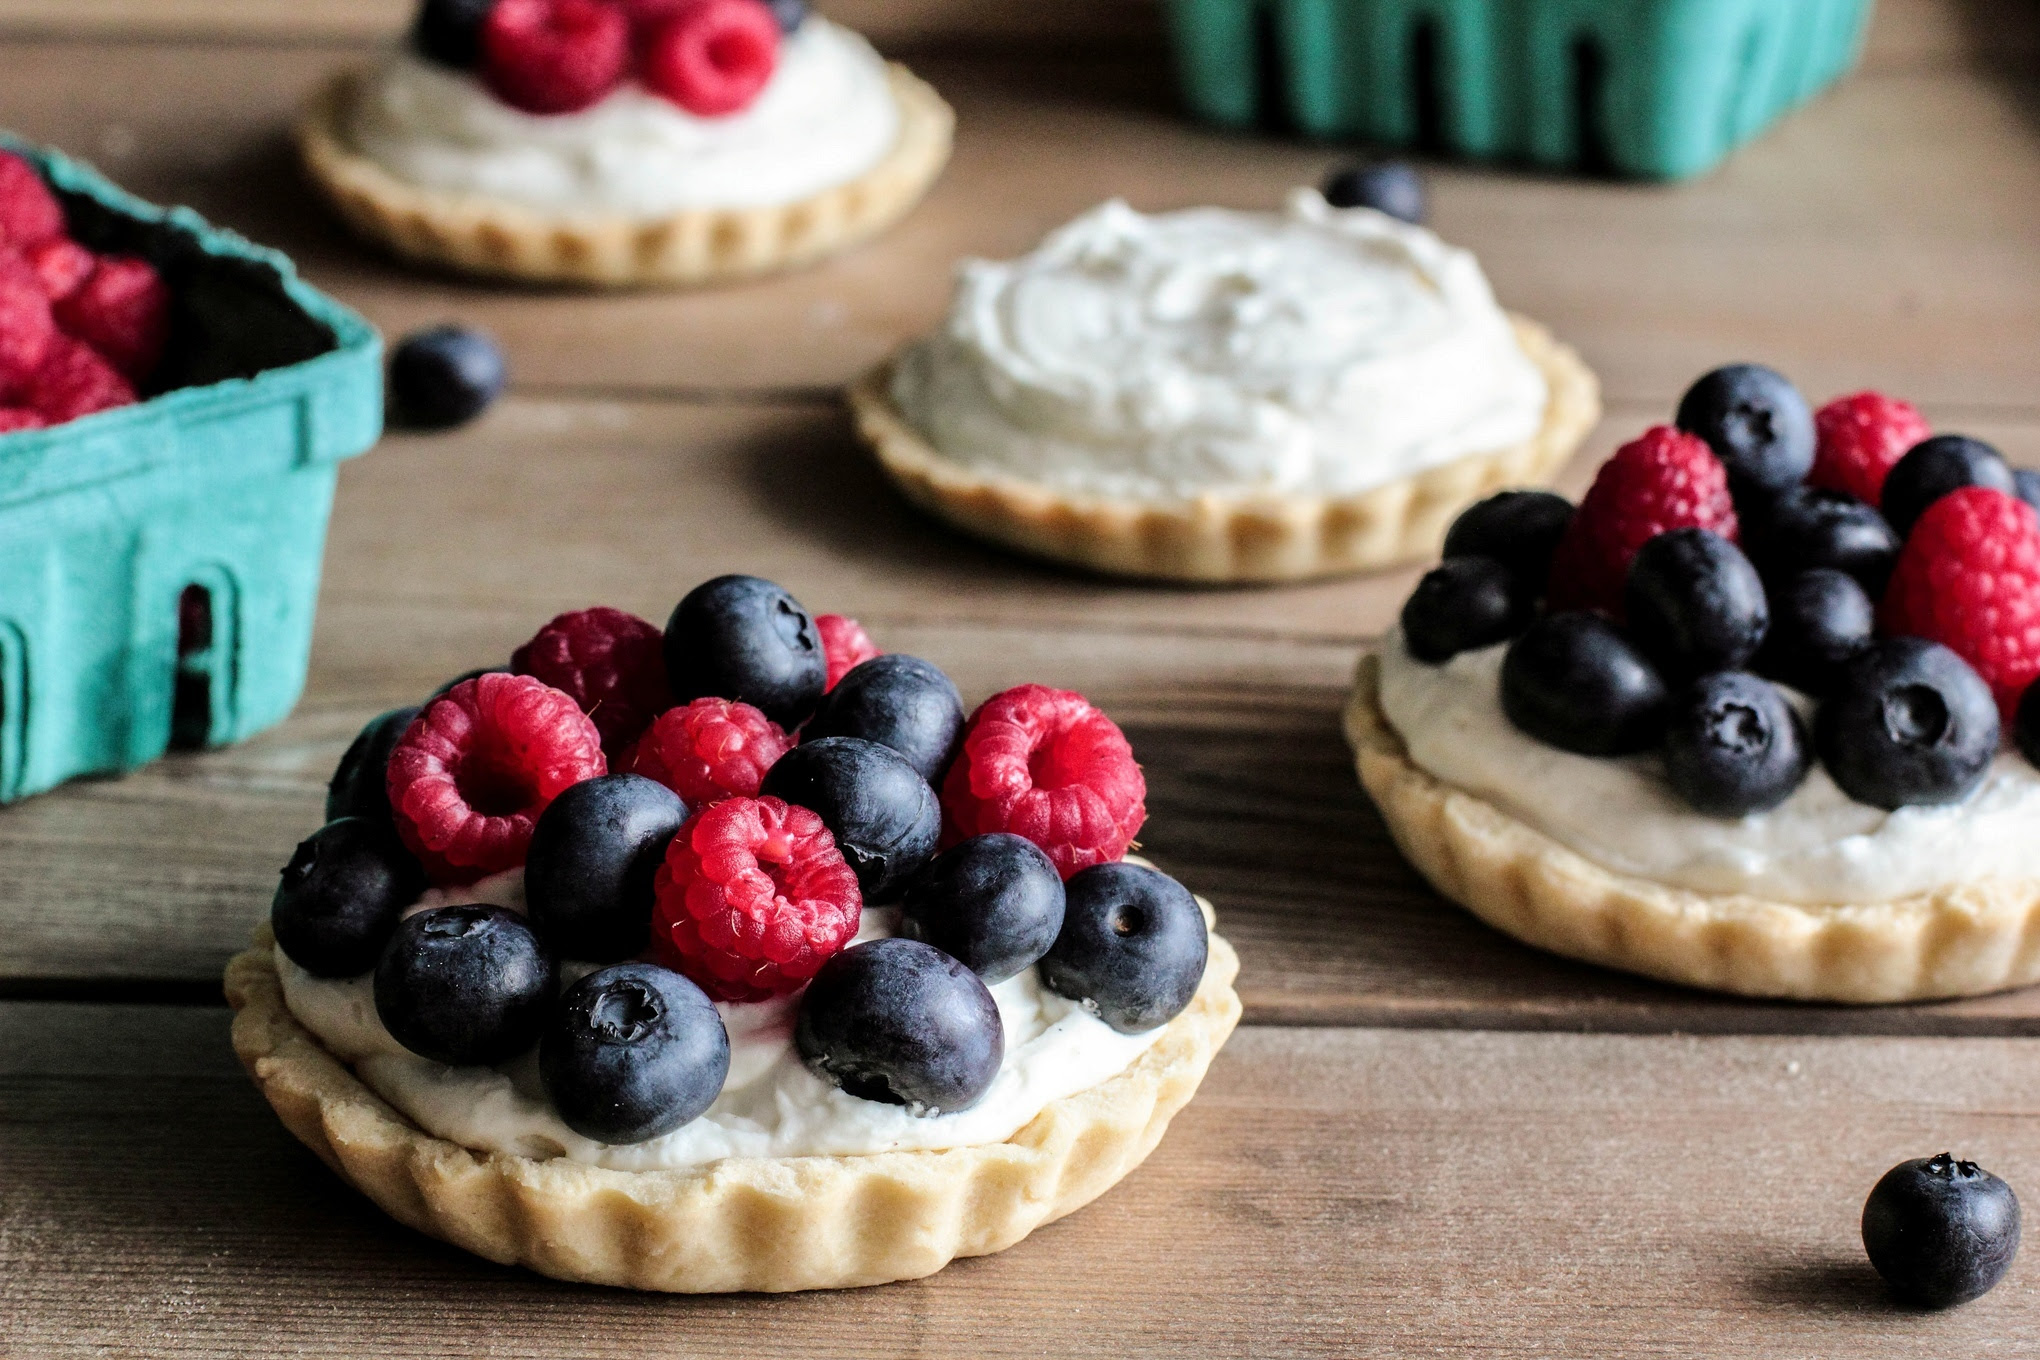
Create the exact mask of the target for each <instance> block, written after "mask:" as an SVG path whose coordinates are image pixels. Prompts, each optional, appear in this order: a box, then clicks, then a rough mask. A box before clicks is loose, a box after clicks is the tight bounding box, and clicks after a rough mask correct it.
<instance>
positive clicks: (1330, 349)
mask: <svg viewBox="0 0 2040 1360" xmlns="http://www.w3.org/2000/svg"><path fill="white" fill-rule="evenodd" d="M892 396H893V400H894V403H895V404H896V405H897V406H898V407H899V408H900V410H901V411H902V412H903V413H904V414H905V416H906V417H907V419H908V420H909V421H910V422H911V423H912V424H913V425H914V426H916V427H917V428H918V429H919V431H920V432H921V434H922V436H923V437H924V438H926V439H927V440H928V441H929V442H930V443H931V444H933V445H934V446H935V447H936V448H937V449H938V450H940V451H941V452H942V454H943V455H944V456H946V457H947V458H949V459H951V460H952V461H955V462H958V463H963V464H965V465H968V466H971V467H974V468H978V469H981V470H983V471H986V472H992V473H999V474H1005V475H1009V476H1012V477H1015V478H1019V479H1023V480H1026V481H1031V482H1045V483H1048V484H1051V485H1054V486H1057V487H1060V488H1064V489H1067V490H1070V491H1075V492H1080V493H1091V494H1097V495H1104V496H1110V497H1118V498H1130V499H1136V500H1142V501H1149V502H1153V501H1167V500H1180V499H1191V498H1194V497H1197V496H1200V495H1205V494H1221V495H1252V494H1270V493H1272V494H1283V495H1293V494H1324V495H1342V494H1349V493H1353V492H1358V491H1364V490H1366V489H1368V488H1370V487H1374V486H1379V485H1381V484H1383V483H1386V482H1390V481H1393V480H1396V479H1398V478H1401V477H1405V476H1408V475H1409V474H1411V473H1413V472H1417V471H1419V470H1421V469H1423V468H1428V467H1432V466H1435V465H1437V464H1440V463H1447V462H1450V461H1452V460H1454V459H1457V458H1462V457H1466V456H1468V455H1472V454H1477V453H1485V452H1491V451H1497V450H1501V449H1505V448H1508V447H1511V446H1513V445H1516V444H1520V443H1522V442H1524V441H1526V440H1528V439H1530V438H1531V437H1532V436H1534V435H1535V434H1536V433H1537V431H1538V429H1539V428H1540V426H1541V424H1542V422H1543V416H1544V409H1545V405H1546V403H1547V400H1548V397H1549V393H1548V390H1547V386H1546V384H1545V381H1544V377H1543V375H1542V374H1541V373H1540V372H1539V370H1538V368H1537V366H1536V365H1535V364H1534V363H1532V362H1531V360H1530V359H1529V358H1528V357H1527V356H1525V355H1524V353H1523V351H1522V349H1521V347H1520V346H1519V345H1518V344H1517V343H1516V339H1515V335H1514V333H1513V331H1512V330H1511V327H1510V324H1509V320H1508V318H1507V317H1506V316H1505V315H1504V314H1503V313H1502V311H1501V309H1500V308H1499V307H1497V306H1496V304H1495V299H1494V295H1493V293H1492V292H1491V291H1490V290H1489V288H1488V282H1487V278H1486V277H1485V276H1484V275H1483V274H1482V273H1481V269H1480V265H1479V263H1478V262H1476V261H1475V259H1474V258H1473V256H1472V255H1470V254H1468V253H1467V252H1466V251H1463V250H1458V249H1455V248H1453V247H1451V246H1448V245H1446V244H1445V243H1444V242H1442V241H1440V240H1439V239H1438V238H1437V237H1436V236H1433V235H1432V234H1431V233H1430V232H1428V231H1425V230H1424V229H1423V228H1421V227H1413V226H1409V225H1407V224H1405V223H1402V222H1398V221H1396V220H1395V219H1393V218H1390V217H1386V216H1384V215H1382V214H1381V213H1377V212H1374V211H1372V210H1369V209H1365V208H1356V209H1345V210H1341V209H1337V208H1332V207H1330V206H1328V205H1327V204H1326V203H1325V201H1324V199H1323V198H1322V197H1320V196H1319V195H1318V194H1317V193H1316V192H1314V191H1312V190H1309V189H1302V190H1298V191H1297V192H1296V193H1295V194H1293V195H1292V196H1291V198H1290V200H1289V202H1288V205H1287V207H1286V208H1285V210H1284V211H1283V212H1281V213H1255V212H1234V211H1230V210H1226V209H1220V208H1196V209H1191V210H1188V211H1183V212H1171V213H1162V214H1158V215H1154V216H1148V215H1144V214H1142V213H1138V212H1136V211H1134V210H1133V209H1132V208H1130V207H1128V206H1127V205H1126V204H1125V203H1123V202H1119V201H1117V200H1115V201H1113V202H1110V203H1106V204H1104V205H1102V206H1100V207H1098V208H1095V209H1093V210H1092V211H1090V212H1087V213H1085V214H1084V215H1083V216H1082V217H1079V218H1077V219H1076V220H1075V221H1073V222H1071V223H1069V224H1068V225H1067V226H1065V227H1063V228H1061V229H1060V230H1058V231H1056V232H1055V233H1053V234H1052V235H1050V236H1049V237H1048V239H1047V240H1046V241H1044V242H1043V243H1042V245H1041V246H1040V248H1039V249H1037V250H1036V251H1035V252H1034V253H1033V254H1031V255H1028V256H1025V257H1023V258H1021V259H1018V260H1012V261H1007V262H993V261H988V260H971V261H967V262H965V263H964V264H963V265H962V267H961V271H960V275H959V279H958V283H957V288H956V296H955V300H954V303H953V304H952V306H951V309H950V313H949V317H948V320H947V321H946V322H945V324H944V325H943V326H942V328H941V329H940V330H939V331H937V332H936V333H934V334H933V335H931V336H929V337H928V338H927V339H926V340H924V341H923V342H921V343H920V344H919V345H917V346H915V347H914V348H913V349H911V350H910V351H909V352H908V353H907V354H906V355H904V356H903V357H902V359H901V362H900V363H899V365H898V366H897V368H896V370H895V374H894V380H893V388H892Z"/></svg>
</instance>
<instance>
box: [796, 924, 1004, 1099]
mask: <svg viewBox="0 0 2040 1360" xmlns="http://www.w3.org/2000/svg"><path fill="white" fill-rule="evenodd" d="M793 1041H794V1045H795V1047H797V1048H799V1050H800V1056H801V1059H802V1061H804V1062H806V1063H807V1065H808V1067H809V1069H810V1070H812V1071H813V1072H814V1074H815V1075H816V1076H818V1077H820V1078H822V1080H824V1081H830V1082H834V1083H835V1084H836V1085H838V1086H840V1087H842V1088H843V1089H844V1090H845V1091H847V1092H849V1093H850V1094H851V1095H853V1096H856V1097H857V1098H858V1099H860V1100H876V1101H882V1102H884V1103H885V1104H888V1105H904V1106H906V1107H907V1108H908V1110H909V1111H911V1112H912V1113H914V1114H917V1115H937V1114H948V1113H950V1112H952V1111H955V1110H967V1109H969V1108H970V1107H971V1106H973V1105H975V1104H977V1102H978V1100H979V1099H980V1098H981V1097H982V1096H983V1095H984V1093H985V1092H986V1091H987V1090H989V1089H990V1088H991V1084H992V1081H993V1079H994V1078H996V1077H997V1076H998V1075H999V1064H1000V1063H1001V1062H1002V1061H1004V1060H1005V1056H1006V1031H1005V1027H1004V1026H1003V1025H1002V1024H1001V1023H1000V1021H999V1007H998V1003H996V1002H995V1001H993V1000H992V994H991V992H990V991H988V990H987V989H986V987H985V984H984V980H983V979H982V978H980V977H978V975H977V974H976V973H973V972H971V971H970V969H968V968H966V967H964V966H963V965H962V964H961V963H958V962H957V961H956V960H955V959H953V958H951V957H950V956H949V955H947V954H945V953H943V952H942V951H941V950H939V949H937V948H936V947H935V946H933V945H930V944H922V943H921V942H920V941H919V940H908V939H902V938H899V937H897V936H895V937H894V938H892V939H886V940H873V941H871V942H870V943H869V944H859V945H852V946H851V947H850V948H848V949H846V950H844V951H843V952H842V953H840V954H837V955H836V956H835V957H833V958H831V959H830V960H829V961H828V962H827V963H824V964H823V965H822V966H821V969H820V970H819V971H818V972H816V974H815V977H814V981H812V982H810V983H809V984H808V988H807V991H806V992H805V993H803V994H802V996H801V999H800V1016H799V1019H798V1020H796V1021H795V1023H794V1029H793Z"/></svg>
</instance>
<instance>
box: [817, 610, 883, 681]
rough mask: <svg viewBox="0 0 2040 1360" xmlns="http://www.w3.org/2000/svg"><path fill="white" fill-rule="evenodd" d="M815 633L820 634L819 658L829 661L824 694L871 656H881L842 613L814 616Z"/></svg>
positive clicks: (861, 628)
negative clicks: (820, 654) (820, 653)
mask: <svg viewBox="0 0 2040 1360" xmlns="http://www.w3.org/2000/svg"><path fill="white" fill-rule="evenodd" d="M815 631H816V632H817V633H820V634H821V635H822V655H824V656H826V657H827V658H828V659H829V679H828V683H827V684H826V685H825V686H823V691H822V692H823V693H825V694H826V693H827V692H828V691H829V690H832V689H834V688H835V687H836V682H837V681H838V680H841V679H842V678H843V677H844V676H846V675H848V674H849V673H850V672H851V671H853V670H855V669H856V668H857V667H859V666H861V665H863V664H864V663H865V662H867V661H869V660H871V658H873V657H874V656H883V655H884V653H883V652H881V651H879V650H878V645H877V644H876V643H874V642H873V641H872V640H871V635H870V634H869V633H867V632H865V631H864V625H863V624H861V623H859V622H858V621H857V620H855V619H852V618H846V617H844V616H843V615H841V614H817V615H815Z"/></svg>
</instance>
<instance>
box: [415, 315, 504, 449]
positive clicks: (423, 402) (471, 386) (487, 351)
mask: <svg viewBox="0 0 2040 1360" xmlns="http://www.w3.org/2000/svg"><path fill="white" fill-rule="evenodd" d="M508 380H509V369H508V368H507V367H506V366H505V365H504V363H503V351H502V350H500V349H498V348H497V347H496V342H495V341H494V340H491V339H490V338H489V337H488V336H486V335H484V334H483V333H482V332H480V331H478V330H473V329H470V328H469V327H466V326H434V327H432V328H430V329H429V330H422V331H418V332H416V333H415V334H412V335H408V336H406V337H404V339H403V340H401V341H400V342H398V344H397V347H396V349H395V351H394V352H392V353H391V355H390V408H391V413H392V414H393V415H394V416H395V418H396V420H397V423H398V424H400V425H407V426H409V427H411V428H413V429H419V430H450V429H452V428H453V427H454V426H456V425H465V424H466V423H467V422H468V421H470V420H473V419H474V418H475V417H476V416H478V415H480V414H481V413H482V412H483V411H484V410H485V409H487V407H488V405H489V403H490V402H492V401H494V400H495V399H496V398H497V397H498V396H501V395H502V392H503V385H504V384H505V383H506V382H507V381H508Z"/></svg>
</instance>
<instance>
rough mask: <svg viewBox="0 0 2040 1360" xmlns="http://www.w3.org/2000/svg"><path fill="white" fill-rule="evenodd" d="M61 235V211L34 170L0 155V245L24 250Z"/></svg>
mask: <svg viewBox="0 0 2040 1360" xmlns="http://www.w3.org/2000/svg"><path fill="white" fill-rule="evenodd" d="M63 234H64V210H63V208H62V207H61V206H59V205H58V203H57V196H56V195H55V194H53V193H51V192H50V186H49V185H47V184H45V183H43V177H42V176H41V175H39V174H37V173H36V170H35V167H34V166H32V165H30V164H29V163H28V162H27V161H25V160H23V159H22V158H21V157H19V156H17V155H15V154H14V153H13V152H11V151H0V243H5V244H7V245H11V246H13V247H14V248H15V249H16V250H27V249H28V248H29V247H31V246H39V245H41V244H42V243H43V242H45V241H53V240H55V239H56V238H57V237H59V236H62V235H63Z"/></svg>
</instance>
